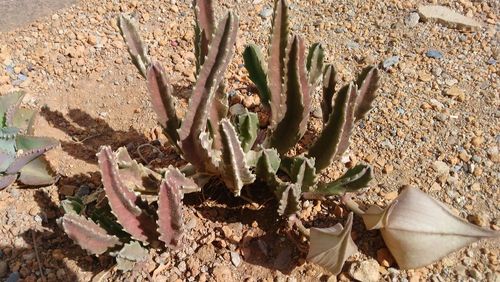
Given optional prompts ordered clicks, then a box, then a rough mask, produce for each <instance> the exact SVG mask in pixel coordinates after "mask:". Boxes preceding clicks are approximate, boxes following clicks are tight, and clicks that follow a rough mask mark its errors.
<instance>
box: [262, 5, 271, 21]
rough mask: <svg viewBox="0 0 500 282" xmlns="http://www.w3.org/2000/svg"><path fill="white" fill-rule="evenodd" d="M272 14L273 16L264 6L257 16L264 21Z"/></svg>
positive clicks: (269, 9)
mask: <svg viewBox="0 0 500 282" xmlns="http://www.w3.org/2000/svg"><path fill="white" fill-rule="evenodd" d="M272 14H273V9H272V8H269V7H267V6H266V7H264V8H262V10H261V11H260V13H259V16H261V17H262V18H264V19H265V18H267V17H270V16H271V15H272Z"/></svg>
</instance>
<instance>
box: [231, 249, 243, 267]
mask: <svg viewBox="0 0 500 282" xmlns="http://www.w3.org/2000/svg"><path fill="white" fill-rule="evenodd" d="M230 255H231V262H232V263H233V265H234V266H236V267H238V266H239V265H240V264H241V257H240V254H238V253H237V252H230Z"/></svg>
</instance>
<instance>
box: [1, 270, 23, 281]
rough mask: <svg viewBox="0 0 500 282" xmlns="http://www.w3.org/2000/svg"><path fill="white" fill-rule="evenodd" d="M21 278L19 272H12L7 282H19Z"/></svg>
mask: <svg viewBox="0 0 500 282" xmlns="http://www.w3.org/2000/svg"><path fill="white" fill-rule="evenodd" d="M20 278H21V275H19V272H12V273H11V274H10V275H9V277H7V280H5V282H17V281H19V279H20Z"/></svg>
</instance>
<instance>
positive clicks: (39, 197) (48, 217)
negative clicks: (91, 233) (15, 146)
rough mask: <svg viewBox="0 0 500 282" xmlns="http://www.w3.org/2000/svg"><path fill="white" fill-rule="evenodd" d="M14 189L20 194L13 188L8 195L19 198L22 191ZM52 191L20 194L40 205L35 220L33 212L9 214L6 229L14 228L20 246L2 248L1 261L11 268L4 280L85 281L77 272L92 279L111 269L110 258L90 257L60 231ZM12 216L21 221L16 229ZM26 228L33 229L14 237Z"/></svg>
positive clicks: (14, 211)
mask: <svg viewBox="0 0 500 282" xmlns="http://www.w3.org/2000/svg"><path fill="white" fill-rule="evenodd" d="M15 189H17V190H19V189H18V188H17V187H13V186H11V187H9V188H7V190H6V192H9V191H10V193H11V195H12V194H16V192H19V191H16V190H15ZM49 189H50V188H42V189H39V190H36V191H35V190H32V189H31V190H24V191H23V190H21V193H22V194H30V195H32V196H33V198H34V201H35V202H36V204H37V205H38V209H35V210H39V212H38V213H37V214H35V215H34V216H32V212H31V211H30V212H29V214H28V212H26V211H19V210H16V209H12V208H11V209H9V210H7V213H6V215H5V217H6V218H7V220H6V221H5V222H4V226H8V227H11V229H10V230H9V231H10V232H11V233H14V234H12V235H14V236H12V238H13V240H15V241H16V242H17V243H16V244H10V245H0V250H2V253H1V255H0V261H3V262H5V263H6V265H7V268H8V269H7V270H8V271H6V273H5V277H9V276H10V277H11V278H15V277H19V278H22V279H23V281H38V279H44V280H42V281H71V280H77V279H78V278H82V275H81V274H80V275H77V273H76V272H75V271H77V270H83V271H84V272H88V273H87V274H86V275H83V277H86V276H89V277H92V276H94V275H95V274H97V273H99V272H100V271H102V270H103V269H106V268H107V267H109V266H110V265H111V264H112V263H113V260H112V258H111V257H109V256H101V257H99V258H97V257H94V256H89V255H87V254H86V253H85V251H83V250H82V249H81V248H79V247H78V246H76V245H75V244H74V243H73V241H72V240H71V239H70V238H68V237H67V236H66V235H65V234H64V232H63V231H62V230H61V229H60V228H59V226H58V225H57V222H56V219H57V218H58V217H60V216H61V211H60V208H59V207H58V206H57V205H56V203H55V202H54V201H53V200H52V199H51V197H50V195H49V194H48V192H47V191H49ZM26 196H27V195H26ZM12 216H16V217H17V218H18V219H20V220H22V222H18V223H17V227H16V224H12V222H10V219H9V218H10V217H12ZM23 225H24V226H26V225H28V226H30V228H28V229H27V230H24V231H21V232H20V233H19V234H18V235H15V231H16V230H17V229H21V228H22V227H23ZM22 229H24V228H22ZM16 245H17V246H19V245H22V246H25V247H21V248H20V247H15V246H16ZM0 278H2V277H0Z"/></svg>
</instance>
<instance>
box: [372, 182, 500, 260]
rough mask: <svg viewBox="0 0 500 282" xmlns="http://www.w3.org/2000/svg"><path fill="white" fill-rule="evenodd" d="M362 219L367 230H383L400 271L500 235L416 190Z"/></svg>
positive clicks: (376, 208) (404, 192)
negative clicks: (458, 215)
mask: <svg viewBox="0 0 500 282" xmlns="http://www.w3.org/2000/svg"><path fill="white" fill-rule="evenodd" d="M362 217H363V221H364V223H365V225H366V228H367V229H369V230H371V229H380V232H381V233H382V237H383V238H384V241H385V244H386V245H387V247H388V248H389V250H390V251H391V253H392V255H393V256H394V258H395V259H396V261H397V263H398V265H399V267H400V268H401V269H413V268H419V267H423V266H426V265H429V264H432V263H434V262H436V261H438V260H439V259H441V258H443V257H444V256H446V255H448V254H450V253H452V252H454V251H457V250H459V249H461V248H463V247H465V246H467V245H469V244H471V243H473V242H476V241H478V240H480V239H483V238H493V237H499V235H500V233H499V232H495V231H492V230H488V229H484V228H481V227H479V226H476V225H474V224H471V223H468V222H467V221H465V220H463V219H461V218H459V217H457V216H455V215H454V214H453V213H452V212H451V211H450V210H449V209H448V208H447V207H446V206H445V205H444V204H443V203H441V202H439V201H437V200H435V199H434V198H432V197H430V196H429V195H427V194H426V193H424V192H422V191H421V190H419V189H418V188H415V187H408V188H405V189H404V190H403V191H402V192H401V194H400V195H399V196H398V197H397V198H396V199H395V200H394V201H393V202H392V203H391V204H390V205H389V206H388V207H387V208H386V209H382V208H380V207H378V206H371V207H370V208H369V209H368V210H367V211H366V212H365V213H364V214H363V215H362Z"/></svg>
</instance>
